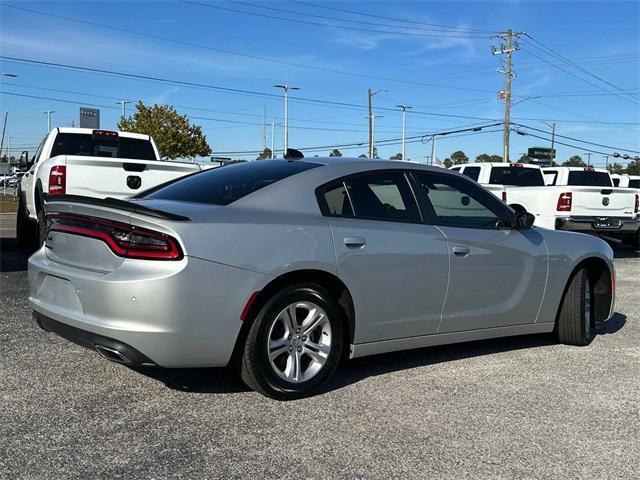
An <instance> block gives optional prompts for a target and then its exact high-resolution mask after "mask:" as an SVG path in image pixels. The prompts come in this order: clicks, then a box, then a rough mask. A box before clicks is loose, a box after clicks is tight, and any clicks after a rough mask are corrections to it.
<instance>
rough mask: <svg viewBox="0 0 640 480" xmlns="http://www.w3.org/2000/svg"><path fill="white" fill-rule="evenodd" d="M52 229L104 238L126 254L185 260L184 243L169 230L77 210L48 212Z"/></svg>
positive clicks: (148, 257)
mask: <svg viewBox="0 0 640 480" xmlns="http://www.w3.org/2000/svg"><path fill="white" fill-rule="evenodd" d="M47 220H49V222H50V227H49V230H50V231H53V232H63V233H69V234H72V235H80V236H83V237H90V238H95V239H98V240H101V241H103V242H104V243H106V244H107V246H108V247H109V248H110V249H111V251H112V252H113V253H115V254H116V255H118V256H119V257H124V258H138V259H148V260H181V259H182V258H183V254H182V250H181V249H180V245H179V244H178V242H177V241H176V239H175V238H173V237H171V236H170V235H167V234H165V233H161V232H156V231H153V230H148V229H146V228H141V227H136V226H135V225H128V224H126V223H120V222H113V221H111V220H103V219H101V218H94V217H88V216H84V215H73V214H52V215H48V216H47Z"/></svg>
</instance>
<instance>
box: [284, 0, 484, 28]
mask: <svg viewBox="0 0 640 480" xmlns="http://www.w3.org/2000/svg"><path fill="white" fill-rule="evenodd" d="M289 1H290V2H291V3H299V4H301V5H307V6H310V7H315V8H324V9H325V10H331V11H334V12H343V13H351V14H354V15H361V16H363V17H370V18H380V19H384V20H393V21H397V22H404V23H410V24H413V25H423V26H430V27H441V28H458V27H451V26H448V25H439V24H436V23H426V22H419V21H416V20H409V19H406V18H399V17H389V16H383V15H375V14H373V13H365V12H359V11H356V10H347V9H345V8H337V7H328V6H326V5H319V4H317V3H312V2H303V1H299V0H289ZM460 28H461V29H463V30H465V31H469V32H480V33H495V31H491V30H483V29H479V28H473V29H471V28H464V27H460Z"/></svg>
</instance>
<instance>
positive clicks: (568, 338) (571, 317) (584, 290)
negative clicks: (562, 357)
mask: <svg viewBox="0 0 640 480" xmlns="http://www.w3.org/2000/svg"><path fill="white" fill-rule="evenodd" d="M593 299H594V297H593V291H592V282H591V280H590V279H589V271H588V270H587V269H586V268H582V269H580V270H578V271H577V272H576V274H575V275H574V276H573V278H572V279H571V283H570V284H569V287H568V288H567V291H566V292H565V295H564V299H563V301H562V307H561V308H560V314H559V315H558V325H557V330H558V340H559V341H560V342H561V343H564V344H566V345H577V346H584V345H589V343H591V340H593V337H594V335H595V329H594V327H595V321H594V315H593V311H594V310H593V308H592V307H593Z"/></svg>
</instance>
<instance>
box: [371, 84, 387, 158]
mask: <svg viewBox="0 0 640 480" xmlns="http://www.w3.org/2000/svg"><path fill="white" fill-rule="evenodd" d="M381 92H386V90H376V91H375V92H374V91H372V90H371V89H369V90H368V99H369V158H373V147H374V143H373V141H374V140H373V129H374V123H375V116H374V115H373V104H372V103H373V102H372V101H371V99H372V98H373V96H374V95H377V94H378V93H381Z"/></svg>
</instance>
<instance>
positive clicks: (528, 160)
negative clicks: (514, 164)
mask: <svg viewBox="0 0 640 480" xmlns="http://www.w3.org/2000/svg"><path fill="white" fill-rule="evenodd" d="M532 160H533V159H532V158H531V157H530V156H529V155H527V154H524V153H523V154H522V156H521V157H520V158H519V159H518V163H531V161H532Z"/></svg>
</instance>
